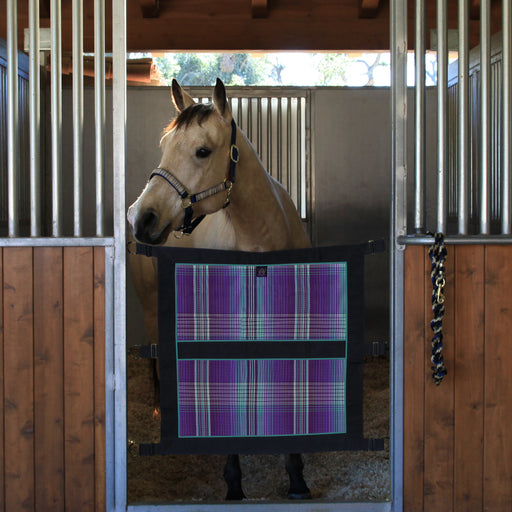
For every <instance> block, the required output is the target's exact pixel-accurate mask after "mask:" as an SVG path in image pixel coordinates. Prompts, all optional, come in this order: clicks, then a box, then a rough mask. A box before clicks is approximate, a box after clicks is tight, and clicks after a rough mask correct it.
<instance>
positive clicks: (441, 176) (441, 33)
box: [437, 0, 448, 233]
mask: <svg viewBox="0 0 512 512" xmlns="http://www.w3.org/2000/svg"><path fill="white" fill-rule="evenodd" d="M447 14H448V9H447V0H437V116H438V117H437V231H438V232H440V233H444V232H445V230H446V177H447V173H448V110H447V105H448V23H447Z"/></svg>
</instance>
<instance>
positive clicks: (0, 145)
mask: <svg viewBox="0 0 512 512" xmlns="http://www.w3.org/2000/svg"><path fill="white" fill-rule="evenodd" d="M2 49H3V48H0V236H5V235H6V232H7V228H6V226H7V219H8V210H7V208H8V200H7V61H6V60H5V58H4V57H3V56H2V54H1V53H2V52H1V50H2ZM25 60H26V59H20V70H19V75H18V86H19V89H18V109H19V112H18V116H19V147H20V151H19V155H20V160H19V180H20V181H19V190H18V204H19V206H20V209H19V220H20V226H21V231H22V233H24V232H25V230H27V232H28V224H29V222H30V167H29V166H30V162H29V155H30V146H29V112H28V109H29V98H28V92H29V89H28V69H24V68H22V67H21V65H22V63H23V62H25ZM24 234H26V233H24Z"/></svg>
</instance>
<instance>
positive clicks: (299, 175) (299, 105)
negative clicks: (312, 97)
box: [296, 98, 306, 219]
mask: <svg viewBox="0 0 512 512" xmlns="http://www.w3.org/2000/svg"><path fill="white" fill-rule="evenodd" d="M296 102H297V112H296V117H297V137H296V140H297V172H296V174H297V202H298V205H297V206H298V209H299V215H300V216H301V219H304V218H305V217H306V209H305V205H304V198H303V197H302V191H303V188H304V187H303V186H302V178H303V176H304V166H303V165H302V98H297V99H296Z"/></svg>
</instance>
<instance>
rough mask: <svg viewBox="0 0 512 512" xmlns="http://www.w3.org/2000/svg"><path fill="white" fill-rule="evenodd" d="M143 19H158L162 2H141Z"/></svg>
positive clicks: (158, 0) (153, 0) (151, 0)
mask: <svg viewBox="0 0 512 512" xmlns="http://www.w3.org/2000/svg"><path fill="white" fill-rule="evenodd" d="M139 3H140V10H141V11H142V17H143V18H158V15H159V14H160V0H139Z"/></svg>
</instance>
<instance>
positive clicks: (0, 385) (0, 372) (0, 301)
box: [0, 247, 5, 510]
mask: <svg viewBox="0 0 512 512" xmlns="http://www.w3.org/2000/svg"><path fill="white" fill-rule="evenodd" d="M3 259H4V258H3V249H2V248H1V247H0V290H1V293H0V509H1V510H5V501H4V498H5V496H4V489H5V475H4V462H5V456H4V410H5V402H4V273H3Z"/></svg>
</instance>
